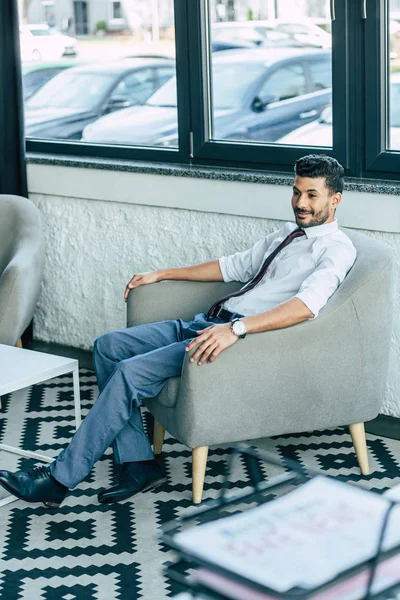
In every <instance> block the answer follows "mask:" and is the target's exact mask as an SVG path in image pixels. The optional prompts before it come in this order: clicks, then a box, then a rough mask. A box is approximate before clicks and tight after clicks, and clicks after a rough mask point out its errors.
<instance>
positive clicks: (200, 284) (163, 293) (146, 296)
mask: <svg viewBox="0 0 400 600" xmlns="http://www.w3.org/2000/svg"><path fill="white" fill-rule="evenodd" d="M242 285H243V284H242V283H239V282H237V281H234V282H231V283H224V282H223V281H212V282H209V281H160V283H153V284H152V285H143V286H141V287H138V288H136V289H134V290H132V291H131V292H130V294H129V296H128V303H127V304H128V307H127V325H128V327H133V326H134V325H144V324H146V323H155V322H157V321H164V320H167V319H184V320H190V319H192V318H193V316H194V315H195V314H197V313H201V312H206V311H207V310H208V309H209V308H210V306H211V305H212V303H213V302H215V300H218V298H221V297H222V296H223V295H224V294H229V293H230V292H231V291H235V290H237V289H239V288H240V287H241V286H242Z"/></svg>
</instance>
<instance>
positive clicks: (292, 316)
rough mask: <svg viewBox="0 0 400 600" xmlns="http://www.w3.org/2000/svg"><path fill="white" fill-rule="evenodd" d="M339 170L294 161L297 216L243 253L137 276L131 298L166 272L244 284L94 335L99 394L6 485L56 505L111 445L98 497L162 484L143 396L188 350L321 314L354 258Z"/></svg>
mask: <svg viewBox="0 0 400 600" xmlns="http://www.w3.org/2000/svg"><path fill="white" fill-rule="evenodd" d="M343 175H344V169H343V167H342V166H341V165H340V164H339V163H338V162H337V161H336V160H335V159H334V158H331V157H328V156H322V155H309V156H305V157H303V158H301V159H299V160H298V161H297V162H296V165H295V180H294V185H293V193H292V208H293V212H294V217H295V221H296V223H286V224H285V225H284V226H283V227H282V228H281V229H279V230H278V231H276V232H274V233H271V234H270V235H267V236H265V237H263V238H262V239H261V240H259V241H258V242H256V244H254V246H253V247H252V248H250V249H249V250H245V251H244V252H238V253H236V254H233V255H231V256H225V257H222V258H220V259H219V260H213V261H211V262H207V263H204V264H200V265H196V266H191V267H184V268H177V269H167V270H160V271H155V272H151V273H142V274H136V275H134V276H133V277H132V279H131V280H130V282H129V283H128V285H127V286H126V290H125V300H127V299H128V295H129V293H130V292H131V290H133V289H135V288H137V287H139V286H141V285H149V284H152V283H156V282H159V281H162V280H167V279H175V280H179V279H180V280H188V281H225V282H228V281H240V282H242V283H244V284H245V285H244V286H243V287H242V288H241V289H240V290H239V291H238V292H235V293H233V294H229V295H227V296H224V297H223V298H220V299H219V300H218V301H217V302H215V303H214V304H213V305H212V306H211V307H210V308H209V310H208V312H207V313H202V314H198V315H195V316H194V318H193V319H192V320H191V321H189V322H185V321H182V320H181V319H177V320H173V321H162V322H161V323H152V324H150V325H142V326H138V327H132V328H129V329H121V330H118V331H113V332H111V333H108V334H105V335H103V336H101V337H100V338H98V339H97V340H96V341H95V345H94V354H93V360H94V366H95V370H96V376H97V381H98V385H99V390H100V394H99V397H98V398H97V400H96V402H95V404H94V406H93V407H92V409H91V410H90V412H89V413H88V415H87V416H86V418H85V419H84V421H83V423H82V424H81V426H80V427H79V429H78V431H77V432H76V433H75V435H74V436H73V438H72V440H71V442H70V444H69V445H68V446H67V448H66V449H65V450H63V451H62V452H61V453H60V454H59V456H58V457H57V459H56V460H55V461H54V463H52V464H51V466H50V467H38V468H36V469H33V470H32V471H18V472H16V473H11V472H9V471H0V484H1V485H2V486H3V487H4V488H6V489H7V490H8V491H9V492H11V493H12V494H14V495H15V496H17V497H18V498H21V499H23V500H26V501H28V502H44V503H45V504H46V505H47V506H49V507H57V506H59V505H60V504H61V502H62V501H63V500H64V498H65V496H66V494H67V492H68V489H71V488H74V487H75V486H76V485H78V483H80V482H81V481H82V480H83V479H84V478H85V477H86V476H87V475H88V474H89V472H90V470H91V468H92V466H93V465H94V463H95V462H96V461H97V460H98V459H99V458H100V457H101V456H102V454H103V453H104V452H105V450H106V449H107V448H108V447H109V446H111V445H112V447H113V451H114V459H115V461H116V462H117V463H119V464H122V465H123V469H122V474H121V476H120V479H119V481H118V482H117V484H116V485H115V486H113V487H111V488H109V489H106V490H102V491H101V492H100V493H99V495H98V499H99V502H101V503H110V502H116V501H118V500H124V499H126V498H129V497H130V496H133V495H134V494H136V493H138V492H140V491H144V490H148V489H152V488H155V487H157V486H159V485H161V484H162V483H164V482H165V480H166V476H165V473H164V471H163V470H162V468H161V466H160V465H159V464H158V462H157V461H156V460H155V459H154V455H153V452H152V449H151V446H150V442H149V440H148V438H147V436H146V434H145V432H144V430H143V425H142V420H141V414H140V406H141V404H142V402H143V400H144V399H146V398H153V397H155V396H157V395H158V394H159V392H160V391H161V389H162V388H163V386H164V385H165V383H166V381H167V379H168V378H170V377H176V376H179V375H180V373H181V370H182V364H183V361H184V357H185V352H189V351H191V350H194V353H193V355H192V357H191V359H190V361H191V363H192V366H191V367H190V368H198V367H199V366H201V365H204V363H212V362H213V361H214V360H216V359H217V358H218V355H219V354H220V353H221V352H222V351H224V350H227V349H228V348H229V347H230V346H232V345H233V344H236V343H239V344H245V343H246V341H245V337H246V335H248V334H249V335H251V334H253V333H256V332H259V331H269V330H273V329H279V328H283V327H289V326H291V325H296V324H297V323H301V322H302V321H305V320H307V319H313V318H316V317H317V316H318V313H319V311H320V310H321V308H322V307H323V306H325V304H326V302H327V301H328V299H329V298H330V296H332V294H333V293H334V292H335V290H336V289H337V288H338V286H339V285H340V284H341V283H342V281H343V280H344V278H345V277H346V274H347V273H348V271H349V269H350V268H351V267H352V265H353V263H354V261H355V258H356V251H355V249H354V246H353V245H352V243H351V241H350V239H349V238H348V237H347V236H346V235H345V234H344V233H343V232H341V231H340V230H339V229H338V223H337V220H336V218H335V213H336V209H337V207H338V205H339V203H340V201H341V199H342V191H343ZM160 291H161V292H162V290H160ZM205 368H207V366H205Z"/></svg>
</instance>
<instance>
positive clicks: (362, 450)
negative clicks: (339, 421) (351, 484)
mask: <svg viewBox="0 0 400 600" xmlns="http://www.w3.org/2000/svg"><path fill="white" fill-rule="evenodd" d="M349 429H350V435H351V439H352V440H353V444H354V450H355V451H356V455H357V459H358V464H359V465H360V469H361V473H362V474H363V475H369V463H368V448H367V440H366V438H365V428H364V423H354V425H349Z"/></svg>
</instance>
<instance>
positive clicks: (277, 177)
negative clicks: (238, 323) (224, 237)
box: [26, 153, 400, 196]
mask: <svg viewBox="0 0 400 600" xmlns="http://www.w3.org/2000/svg"><path fill="white" fill-rule="evenodd" d="M26 162H27V163H28V164H32V165H53V166H58V167H75V168H82V169H100V170H105V171H125V172H129V173H147V174H150V175H169V176H172V177H193V178H197V179H219V180H222V181H241V182H247V183H265V184H270V185H292V183H293V176H292V175H291V174H288V173H279V172H272V171H268V172H263V171H251V170H245V169H233V168H226V167H199V166H191V165H181V164H174V163H161V162H160V163H158V162H153V163H152V162H140V161H130V160H122V159H105V158H89V157H76V156H64V155H47V154H37V153H28V154H27V158H26ZM345 187H346V190H351V191H356V192H369V193H374V194H389V195H394V196H399V195H400V181H383V180H376V179H355V178H347V179H346V186H345Z"/></svg>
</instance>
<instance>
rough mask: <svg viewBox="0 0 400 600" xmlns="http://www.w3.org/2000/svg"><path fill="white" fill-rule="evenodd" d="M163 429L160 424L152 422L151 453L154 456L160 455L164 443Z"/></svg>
mask: <svg viewBox="0 0 400 600" xmlns="http://www.w3.org/2000/svg"><path fill="white" fill-rule="evenodd" d="M164 435H165V429H164V427H163V426H162V425H160V423H159V422H158V421H156V420H154V432H153V452H154V454H161V452H162V447H163V442H164Z"/></svg>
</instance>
